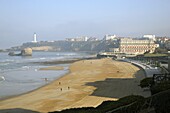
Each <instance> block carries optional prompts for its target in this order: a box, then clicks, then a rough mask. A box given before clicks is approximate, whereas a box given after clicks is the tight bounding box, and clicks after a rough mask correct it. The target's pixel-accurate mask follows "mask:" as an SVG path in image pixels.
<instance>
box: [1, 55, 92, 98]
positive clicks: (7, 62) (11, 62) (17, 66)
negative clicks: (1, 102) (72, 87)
mask: <svg viewBox="0 0 170 113" xmlns="http://www.w3.org/2000/svg"><path fill="white" fill-rule="evenodd" d="M15 53H17V52H15ZM90 56H91V55H90V54H88V53H84V52H83V53H81V52H33V55H32V56H31V57H22V56H9V55H8V53H6V52H1V53H0V99H4V98H8V97H10V96H15V95H19V94H23V93H27V92H29V91H32V90H35V89H37V88H40V87H42V86H44V85H46V84H49V83H50V82H52V81H54V80H56V79H58V78H60V77H61V76H63V75H64V74H66V73H68V72H69V68H68V67H69V65H70V64H57V65H55V66H63V67H64V70H57V71H54V70H53V71H52V70H45V71H42V70H41V71H40V70H39V69H40V68H42V67H48V66H51V65H42V64H40V63H35V62H45V61H53V60H55V61H56V60H58V61H60V60H70V59H76V58H87V57H90ZM47 80H48V81H47Z"/></svg>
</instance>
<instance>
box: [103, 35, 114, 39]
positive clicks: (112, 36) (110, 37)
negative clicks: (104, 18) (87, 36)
mask: <svg viewBox="0 0 170 113" xmlns="http://www.w3.org/2000/svg"><path fill="white" fill-rule="evenodd" d="M115 38H116V35H105V36H104V40H114V39H115Z"/></svg>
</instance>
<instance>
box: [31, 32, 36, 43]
mask: <svg viewBox="0 0 170 113" xmlns="http://www.w3.org/2000/svg"><path fill="white" fill-rule="evenodd" d="M32 42H34V43H37V35H36V33H34V40H33V41H32Z"/></svg>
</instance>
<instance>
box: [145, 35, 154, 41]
mask: <svg viewBox="0 0 170 113" xmlns="http://www.w3.org/2000/svg"><path fill="white" fill-rule="evenodd" d="M143 38H148V39H150V40H153V41H156V38H155V35H143Z"/></svg>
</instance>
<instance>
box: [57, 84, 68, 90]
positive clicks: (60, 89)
mask: <svg viewBox="0 0 170 113" xmlns="http://www.w3.org/2000/svg"><path fill="white" fill-rule="evenodd" d="M58 84H59V85H61V82H59V83H58ZM67 89H68V90H69V89H70V87H69V86H68V87H67ZM62 90H63V88H60V91H62Z"/></svg>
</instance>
